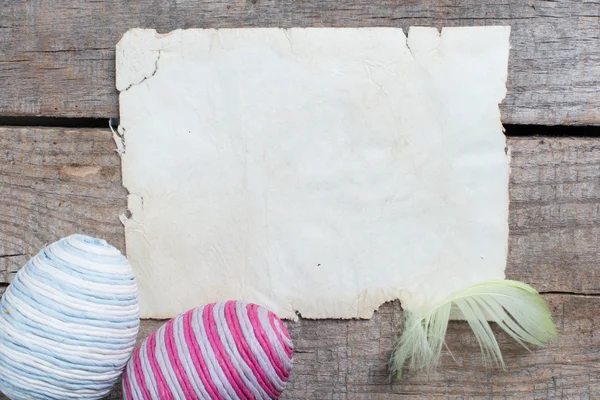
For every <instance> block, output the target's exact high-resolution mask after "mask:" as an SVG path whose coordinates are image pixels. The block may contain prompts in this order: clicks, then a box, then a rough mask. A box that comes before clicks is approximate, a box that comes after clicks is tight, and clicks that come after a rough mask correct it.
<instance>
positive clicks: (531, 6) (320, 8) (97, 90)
mask: <svg viewBox="0 0 600 400" xmlns="http://www.w3.org/2000/svg"><path fill="white" fill-rule="evenodd" d="M499 24H502V25H511V26H512V35H511V44H512V50H511V54H510V66H509V80H508V83H507V86H508V95H507V97H506V99H505V101H504V102H503V104H502V107H501V110H502V119H503V121H504V122H505V123H513V124H543V125H560V124H566V125H568V124H574V125H592V124H595V125H600V111H599V110H600V96H598V90H599V88H600V1H599V0H585V1H581V0H553V1H548V0H457V1H450V0H435V1H434V0H410V1H396V0H378V1H369V0H352V1H340V0H320V1H308V0H303V1H294V0H248V1H246V0H237V1H225V0H211V1H208V0H203V1H191V0H182V1H168V2H156V1H150V0H142V1H120V0H99V1H93V2H89V1H84V0H56V1H47V0H30V1H24V0H5V1H4V3H3V6H2V7H1V8H0V41H1V42H2V48H1V49H0V81H1V82H3V89H2V91H1V92H0V115H9V116H17V115H28V116H67V117H115V116H117V115H118V108H117V92H116V90H115V83H114V82H115V66H114V64H115V60H114V53H115V52H114V46H115V44H116V43H117V42H118V40H119V39H120V37H121V36H122V35H123V33H124V32H126V31H127V30H128V29H129V28H134V27H145V28H156V29H157V30H158V31H159V32H161V33H165V32H169V31H171V30H173V29H177V28H219V27H285V28H287V27H314V26H318V27H321V26H333V27H368V26H392V27H401V28H404V29H405V30H406V29H407V28H408V27H410V26H417V25H418V26H433V27H437V28H441V27H443V26H469V25H499Z"/></svg>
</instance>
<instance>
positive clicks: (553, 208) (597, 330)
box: [0, 127, 600, 400]
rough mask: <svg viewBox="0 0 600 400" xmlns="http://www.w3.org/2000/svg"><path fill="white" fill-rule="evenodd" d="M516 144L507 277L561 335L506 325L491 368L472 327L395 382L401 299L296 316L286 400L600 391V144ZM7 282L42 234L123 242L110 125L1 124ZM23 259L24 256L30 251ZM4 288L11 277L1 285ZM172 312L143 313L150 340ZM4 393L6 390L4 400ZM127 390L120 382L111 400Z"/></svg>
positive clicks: (1, 241)
mask: <svg viewBox="0 0 600 400" xmlns="http://www.w3.org/2000/svg"><path fill="white" fill-rule="evenodd" d="M508 144H509V149H510V151H511V154H512V163H511V166H512V175H511V181H510V199H511V206H510V207H511V208H510V221H509V223H510V229H511V235H510V239H509V259H508V268H507V276H508V277H510V278H513V279H519V280H523V281H526V282H528V283H531V284H533V285H534V286H535V287H536V288H538V289H539V290H540V291H542V292H545V293H546V294H545V295H544V296H545V297H546V299H547V300H548V301H549V303H550V306H551V309H552V312H553V315H554V316H555V319H556V323H557V325H558V328H559V331H560V334H561V337H560V338H559V339H557V340H555V341H553V342H552V343H551V344H550V345H549V346H548V347H545V348H543V349H539V350H536V351H535V352H534V353H533V354H529V353H527V352H526V351H524V350H523V349H520V348H519V347H518V346H517V345H516V344H515V343H513V342H512V341H511V340H510V339H509V338H508V337H507V336H506V335H503V334H500V335H499V337H500V341H501V346H502V349H503V352H504V354H505V356H506V361H507V367H508V369H507V371H505V372H503V371H499V370H497V369H496V368H490V369H489V370H486V369H485V368H484V367H483V365H482V364H481V361H480V359H479V353H478V351H479V350H478V347H477V344H476V342H475V340H474V338H473V337H472V335H471V334H470V333H469V331H468V327H467V326H466V325H465V324H462V323H452V324H451V328H450V331H449V334H448V342H449V343H450V345H451V350H452V352H453V355H454V357H455V358H456V359H457V361H458V364H455V363H454V361H453V360H452V358H451V357H450V356H449V355H448V354H447V353H446V354H445V355H444V358H443V361H442V367H441V368H440V369H439V370H438V371H437V372H436V373H434V374H432V375H431V376H430V377H429V379H427V378H426V377H419V376H414V375H408V376H407V377H406V379H404V380H402V381H401V382H399V383H393V384H390V383H389V382H388V380H387V374H386V366H385V363H386V360H387V356H388V353H389V351H390V349H391V345H392V342H393V338H394V335H395V332H397V328H398V324H399V322H400V319H401V309H400V305H399V304H398V303H390V304H386V305H384V306H382V307H381V308H380V310H379V311H378V312H377V313H376V314H375V316H374V318H373V319H371V320H368V321H335V320H320V321H310V320H300V321H299V322H297V323H291V322H290V323H289V325H288V326H289V327H290V330H291V332H292V335H293V337H294V339H295V343H296V350H297V352H296V355H295V369H294V374H293V378H292V380H291V381H290V383H289V387H288V390H287V391H286V394H285V397H284V398H285V399H318V400H326V399H396V398H400V397H402V396H408V397H414V398H481V399H494V398H519V399H547V398H565V399H566V398H568V399H571V398H581V399H593V398H599V397H600V370H599V368H600V289H599V288H600V267H599V266H598V263H597V260H598V259H599V258H600V257H599V256H600V254H599V253H600V179H598V177H599V176H600V141H598V140H597V139H591V138H590V139H581V138H580V139H570V138H529V139H526V138H519V139H509V141H508ZM0 145H1V146H0V147H1V148H2V149H3V152H2V153H1V155H2V157H0V255H12V256H10V257H2V260H4V261H3V264H0V265H2V268H3V269H2V270H1V271H2V272H1V274H2V280H1V281H7V280H10V277H11V275H12V273H13V272H14V271H16V270H17V269H18V268H19V267H20V266H21V265H22V263H23V262H24V260H25V259H26V258H28V257H29V256H32V255H33V254H34V253H35V252H36V251H37V250H38V249H39V248H41V247H42V246H43V245H44V244H45V243H48V242H51V241H53V240H56V239H58V238H59V237H60V236H63V235H67V234H70V233H73V232H76V231H82V232H85V233H87V234H90V235H94V236H100V237H104V238H106V239H108V240H109V241H110V242H111V243H113V244H115V245H117V246H118V247H119V248H121V249H123V247H124V244H123V242H124V237H123V228H122V226H121V224H120V222H119V220H118V216H119V214H121V213H124V212H125V207H126V192H125V190H124V189H123V188H122V187H121V183H120V165H119V158H118V156H117V155H116V153H115V145H114V143H113V141H112V136H111V133H110V131H108V130H103V129H80V130H70V129H59V128H6V127H5V128H0ZM19 257H21V258H19ZM1 291H2V287H0V292H1ZM161 324H162V321H143V324H142V333H141V335H140V339H142V338H144V337H146V336H147V335H148V334H149V333H150V332H152V331H153V330H154V329H156V328H158V326H160V325H161ZM0 398H2V397H0ZM109 398H110V399H120V398H121V397H120V393H119V391H118V389H116V390H115V391H114V392H113V394H112V395H111V396H110V397H109Z"/></svg>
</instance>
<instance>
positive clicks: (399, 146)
mask: <svg viewBox="0 0 600 400" xmlns="http://www.w3.org/2000/svg"><path fill="white" fill-rule="evenodd" d="M509 32H510V28H509V27H477V28H446V29H443V30H442V31H441V34H440V33H439V32H438V31H437V30H436V29H434V28H411V29H410V31H409V34H408V38H407V37H406V36H405V34H404V33H403V31H402V30H401V29H394V28H364V29H362V28H361V29H333V28H323V29H321V28H315V29H285V30H284V29H275V28H269V29H262V28H261V29H221V30H212V29H207V30H178V31H174V32H171V33H169V34H166V35H159V34H157V33H156V32H155V31H154V30H142V29H134V30H131V31H129V32H127V33H126V34H125V36H124V37H123V39H122V40H121V41H120V42H119V44H118V45H117V89H118V90H119V91H120V109H121V111H120V112H121V115H120V116H121V125H120V127H119V134H118V135H117V136H116V140H117V143H118V144H119V151H120V153H121V155H122V164H123V183H124V185H125V187H126V188H127V189H128V190H129V193H130V195H129V211H130V215H128V217H123V222H124V224H125V237H126V245H127V256H128V258H129V260H130V262H131V264H132V265H133V267H134V269H135V272H136V275H137V278H138V282H139V290H140V300H141V309H142V317H145V318H147V317H152V318H163V317H173V316H174V315H176V314H177V313H180V312H183V311H185V310H187V309H189V308H192V307H197V306H199V305H201V304H204V303H208V302H213V301H220V300H226V299H244V300H247V301H251V302H256V303H259V304H262V305H264V306H266V307H268V308H270V309H272V310H273V311H274V312H275V313H277V314H278V315H279V316H280V317H283V318H294V317H295V316H296V315H297V314H298V313H299V314H301V315H302V316H303V317H307V318H356V317H360V318H369V317H370V316H371V315H372V313H373V311H374V310H376V309H377V308H378V307H379V306H380V305H381V304H382V303H384V302H386V301H388V300H393V299H400V300H401V301H402V305H403V307H405V308H408V309H411V310H413V311H415V312H418V311H419V310H420V309H425V308H428V307H431V306H433V305H434V304H435V303H436V302H437V301H439V300H441V299H442V298H444V297H446V296H447V295H449V294H450V293H452V292H453V291H455V290H457V289H461V288H463V287H465V286H467V285H470V284H473V283H476V282H479V281H482V280H485V279H491V278H503V277H504V268H505V264H506V254H507V241H508V222H507V221H508V177H509V155H508V154H507V151H506V141H505V137H504V135H503V128H502V125H501V123H500V113H499V110H498V104H499V103H500V102H501V101H502V99H503V98H504V96H505V92H506V89H505V82H506V75H507V64H508V53H509Z"/></svg>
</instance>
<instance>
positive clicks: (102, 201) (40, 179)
mask: <svg viewBox="0 0 600 400" xmlns="http://www.w3.org/2000/svg"><path fill="white" fill-rule="evenodd" d="M0 149H2V153H1V158H0V282H8V281H10V279H11V276H12V274H14V272H16V271H17V270H18V268H20V267H21V266H22V265H23V264H24V263H25V261H26V260H27V259H29V258H30V257H31V256H33V255H35V254H36V253H37V252H38V250H40V249H41V248H42V247H44V245H45V244H48V243H51V242H53V241H55V240H57V239H60V238H61V237H62V236H66V235H69V234H72V233H78V232H79V233H87V234H90V235H95V236H99V237H102V238H104V239H106V240H108V241H109V242H110V243H112V244H113V245H115V246H117V247H118V248H119V249H121V250H122V251H123V250H124V249H125V243H124V242H125V240H124V233H123V226H122V225H121V222H120V221H119V215H120V214H122V213H124V212H125V211H126V207H127V204H126V197H127V192H126V190H125V189H124V188H123V187H122V186H121V167H120V163H119V157H118V155H117V154H116V153H115V143H114V141H113V140H112V137H111V133H110V131H108V130H99V129H95V130H94V129H79V130H69V129H54V128H46V129H43V128H7V127H0Z"/></svg>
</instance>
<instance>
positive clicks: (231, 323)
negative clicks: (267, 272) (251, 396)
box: [225, 301, 279, 397]
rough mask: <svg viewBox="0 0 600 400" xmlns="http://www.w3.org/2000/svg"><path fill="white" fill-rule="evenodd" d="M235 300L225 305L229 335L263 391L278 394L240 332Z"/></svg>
mask: <svg viewBox="0 0 600 400" xmlns="http://www.w3.org/2000/svg"><path fill="white" fill-rule="evenodd" d="M235 303H236V302H235V301H228V302H227V303H226V305H225V317H226V320H227V326H228V327H229V330H230V331H231V335H232V336H233V339H234V340H235V344H236V346H237V349H238V351H239V352H240V355H241V356H242V358H243V359H244V361H245V362H246V365H248V367H249V368H250V369H251V370H252V372H253V373H254V376H256V378H257V380H258V382H259V383H260V386H261V387H262V388H263V389H264V391H265V392H267V394H268V395H269V396H271V397H274V396H279V391H278V390H276V389H275V388H274V387H273V385H272V384H271V382H270V381H269V378H268V377H267V376H266V375H265V373H264V371H263V370H262V368H261V367H260V364H259V363H258V361H257V360H256V357H255V356H254V354H253V353H252V350H251V349H250V347H249V346H248V343H247V342H246V339H245V338H244V334H243V333H242V327H241V326H240V321H239V320H238V319H237V314H236V311H235Z"/></svg>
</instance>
